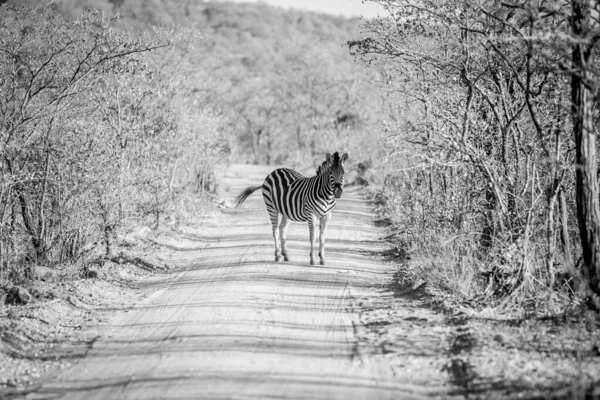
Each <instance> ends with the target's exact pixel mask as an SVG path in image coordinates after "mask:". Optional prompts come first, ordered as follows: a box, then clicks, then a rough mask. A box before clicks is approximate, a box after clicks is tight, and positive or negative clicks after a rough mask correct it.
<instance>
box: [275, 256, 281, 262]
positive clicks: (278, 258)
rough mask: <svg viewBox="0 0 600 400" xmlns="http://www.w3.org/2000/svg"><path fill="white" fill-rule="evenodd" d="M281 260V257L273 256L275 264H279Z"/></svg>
mask: <svg viewBox="0 0 600 400" xmlns="http://www.w3.org/2000/svg"><path fill="white" fill-rule="evenodd" d="M282 258H283V257H281V256H275V262H281V259H282Z"/></svg>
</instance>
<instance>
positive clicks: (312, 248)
mask: <svg viewBox="0 0 600 400" xmlns="http://www.w3.org/2000/svg"><path fill="white" fill-rule="evenodd" d="M316 224H317V218H316V217H315V216H311V217H310V218H309V219H308V235H309V238H310V265H315V257H314V254H315V225H316Z"/></svg>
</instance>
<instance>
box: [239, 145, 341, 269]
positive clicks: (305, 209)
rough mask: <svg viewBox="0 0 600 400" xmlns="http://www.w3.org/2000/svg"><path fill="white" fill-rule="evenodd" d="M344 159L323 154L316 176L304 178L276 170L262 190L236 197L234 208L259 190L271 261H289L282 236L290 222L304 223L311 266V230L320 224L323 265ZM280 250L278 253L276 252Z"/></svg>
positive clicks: (292, 171) (254, 187) (339, 189)
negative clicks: (271, 249) (269, 228)
mask: <svg viewBox="0 0 600 400" xmlns="http://www.w3.org/2000/svg"><path fill="white" fill-rule="evenodd" d="M347 159H348V155H347V154H344V155H343V156H342V157H341V158H340V156H339V154H338V153H335V154H334V155H333V156H332V155H330V154H327V159H326V160H325V162H323V164H321V166H320V167H319V168H318V169H317V175H316V176H313V177H310V178H305V177H303V176H302V175H301V174H299V173H298V172H296V171H294V170H291V169H288V168H280V169H276V170H275V171H273V172H271V173H270V174H269V175H268V176H267V177H266V178H265V181H264V182H263V184H262V186H253V187H249V188H247V189H246V190H244V191H243V192H242V193H240V194H239V195H238V196H237V197H236V199H235V202H236V206H238V205H240V204H241V203H242V202H244V200H246V198H247V197H248V196H249V195H250V194H252V193H253V192H254V191H255V190H258V189H260V188H262V193H263V198H264V201H265V205H266V206H267V211H268V212H269V216H270V217H271V223H272V225H273V238H274V239H275V261H281V258H282V255H283V259H284V260H285V261H289V257H288V253H287V246H286V233H287V228H288V225H289V223H290V221H296V222H308V230H309V236H310V263H311V264H314V263H315V262H314V244H315V226H316V224H317V221H320V229H319V231H320V235H319V257H320V264H321V265H325V232H326V230H327V224H328V222H329V219H330V218H331V210H332V209H333V208H334V207H335V202H336V197H337V198H339V197H340V196H341V195H342V190H343V184H344V164H345V162H346V160H347ZM280 248H281V249H280Z"/></svg>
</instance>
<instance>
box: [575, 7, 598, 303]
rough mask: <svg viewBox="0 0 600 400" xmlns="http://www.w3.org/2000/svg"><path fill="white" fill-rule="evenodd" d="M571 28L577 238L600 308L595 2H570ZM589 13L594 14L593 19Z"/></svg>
mask: <svg viewBox="0 0 600 400" xmlns="http://www.w3.org/2000/svg"><path fill="white" fill-rule="evenodd" d="M571 7H572V15H571V29H572V33H573V37H574V39H575V41H574V44H573V50H572V63H573V72H572V74H571V102H572V103H571V116H572V118H573V136H574V138H575V147H576V164H577V165H576V169H575V185H576V199H577V219H578V221H579V232H580V239H581V250H582V258H583V272H584V276H585V278H586V280H587V282H586V284H587V286H588V290H589V294H590V295H591V297H592V299H593V305H594V307H595V308H597V309H600V297H599V296H600V287H599V285H598V283H599V280H598V279H599V277H600V201H599V199H598V196H599V195H600V188H599V187H598V176H597V173H598V161H597V154H596V132H595V130H594V118H593V117H594V109H593V108H594V96H595V95H596V94H597V90H596V88H595V85H594V82H593V79H592V76H591V75H592V74H591V68H592V63H593V61H594V52H595V46H596V43H597V41H598V39H600V37H599V36H598V35H597V34H596V35H594V31H595V30H596V29H595V28H596V26H595V25H597V16H598V2H597V1H595V0H592V1H590V0H573V1H572V2H571ZM592 13H595V15H596V18H594V17H593V15H592Z"/></svg>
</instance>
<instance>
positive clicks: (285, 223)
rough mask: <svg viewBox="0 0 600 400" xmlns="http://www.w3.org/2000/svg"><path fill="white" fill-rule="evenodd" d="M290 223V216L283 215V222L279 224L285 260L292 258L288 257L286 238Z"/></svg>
mask: <svg viewBox="0 0 600 400" xmlns="http://www.w3.org/2000/svg"><path fill="white" fill-rule="evenodd" d="M289 225H290V220H289V218H288V217H286V216H285V215H282V216H281V223H280V224H279V235H280V237H281V253H282V254H283V261H290V258H289V257H288V251H287V246H286V243H287V240H286V235H287V228H288V226H289Z"/></svg>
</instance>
